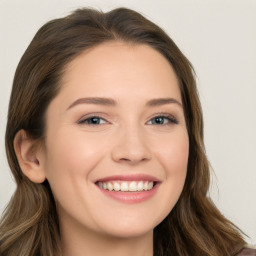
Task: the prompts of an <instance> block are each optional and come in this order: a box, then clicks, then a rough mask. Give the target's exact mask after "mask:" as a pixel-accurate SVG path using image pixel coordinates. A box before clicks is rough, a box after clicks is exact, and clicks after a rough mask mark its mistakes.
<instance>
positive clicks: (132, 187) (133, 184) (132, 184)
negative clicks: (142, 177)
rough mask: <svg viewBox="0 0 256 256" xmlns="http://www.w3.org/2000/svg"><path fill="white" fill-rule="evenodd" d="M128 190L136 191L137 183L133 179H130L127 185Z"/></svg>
mask: <svg viewBox="0 0 256 256" xmlns="http://www.w3.org/2000/svg"><path fill="white" fill-rule="evenodd" d="M129 191H137V184H136V182H135V181H132V182H131V183H130V185H129Z"/></svg>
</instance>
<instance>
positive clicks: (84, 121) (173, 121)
mask: <svg viewBox="0 0 256 256" xmlns="http://www.w3.org/2000/svg"><path fill="white" fill-rule="evenodd" d="M157 118H162V119H163V120H164V119H165V120H167V123H163V124H152V125H157V126H158V125H168V124H170V123H171V124H178V123H179V122H178V121H177V119H175V118H174V117H173V116H172V115H169V114H161V113H160V114H158V115H156V116H154V117H153V118H151V119H150V120H149V121H148V122H150V121H152V120H153V119H155V120H156V119H157ZM93 119H97V121H99V120H104V123H90V121H92V120H93ZM95 121H96V120H95ZM107 122H108V121H106V119H104V118H102V117H100V116H91V117H87V118H85V119H82V120H80V121H79V122H78V124H86V125H102V124H105V123H107ZM148 122H147V123H148Z"/></svg>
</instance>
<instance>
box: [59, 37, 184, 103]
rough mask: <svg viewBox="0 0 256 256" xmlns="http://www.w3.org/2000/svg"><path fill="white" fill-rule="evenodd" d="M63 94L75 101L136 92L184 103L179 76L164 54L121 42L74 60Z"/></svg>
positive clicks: (66, 70)
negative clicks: (175, 99) (168, 97)
mask: <svg viewBox="0 0 256 256" xmlns="http://www.w3.org/2000/svg"><path fill="white" fill-rule="evenodd" d="M61 91H62V93H65V92H66V94H68V95H69V96H70V97H73V98H76V97H78V96H79V95H78V94H86V95H84V96H102V97H105V96H107V97H109V96H112V95H113V93H114V92H115V95H116V96H120V97H122V96H126V97H128V95H129V93H133V94H134V95H137V96H141V95H144V96H145V97H149V98H152V97H153V96H154V97H165V96H168V95H169V96H172V97H176V98H177V99H178V100H181V99H180V90H179V85H178V80H177V77H176V74H175V72H174V70H173V68H172V66H171V65H170V63H169V62H168V60H167V59H166V58H165V57H164V56H163V55H162V54H161V53H159V52H158V51H157V50H155V49H154V48H152V47H150V46H148V45H145V44H127V43H125V42H120V41H113V42H112V41H111V42H107V43H104V44H101V45H99V46H96V47H94V48H92V49H89V50H86V51H85V52H83V53H82V54H80V55H79V56H77V57H76V58H75V59H74V60H72V61H71V62H70V63H69V64H68V65H67V67H66V69H65V72H64V75H63V79H62V89H61ZM106 94H108V95H106ZM170 94H171V95H170ZM80 96H81V95H80Z"/></svg>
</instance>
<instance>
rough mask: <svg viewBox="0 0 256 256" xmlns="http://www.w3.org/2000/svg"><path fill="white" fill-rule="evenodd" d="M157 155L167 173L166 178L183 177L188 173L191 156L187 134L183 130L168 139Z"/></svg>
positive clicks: (159, 147) (164, 141)
mask: <svg viewBox="0 0 256 256" xmlns="http://www.w3.org/2000/svg"><path fill="white" fill-rule="evenodd" d="M155 153H156V155H157V158H158V160H159V162H160V163H161V164H162V166H163V167H164V169H165V171H166V178H168V176H170V175H177V176H179V175H180V176H181V177H183V176H184V173H185V174H186V172H187V164H188V155H189V138H188V135H187V132H185V131H183V130H181V131H180V132H179V133H175V134H174V135H173V136H168V137H166V138H165V140H163V143H162V144H161V145H159V146H158V149H157V151H156V152H155Z"/></svg>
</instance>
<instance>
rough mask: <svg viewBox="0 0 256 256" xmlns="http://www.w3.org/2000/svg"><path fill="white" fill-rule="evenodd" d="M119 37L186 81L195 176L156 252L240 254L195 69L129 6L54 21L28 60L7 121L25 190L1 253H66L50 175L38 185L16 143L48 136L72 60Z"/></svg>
mask: <svg viewBox="0 0 256 256" xmlns="http://www.w3.org/2000/svg"><path fill="white" fill-rule="evenodd" d="M111 40H112V41H113V40H121V41H124V42H127V43H131V44H147V45H149V46H151V47H153V48H154V49H156V50H157V51H159V52H160V53H161V54H162V55H163V56H164V57H165V58H166V59H167V60H168V61H169V63H170V65H172V67H173V69H174V71H175V73H176V75H177V77H178V80H179V86H180V91H181V95H182V102H183V105H184V113H185V119H186V125H187V130H188V134H189V142H190V149H189V163H188V170H187V177H186V181H185V186H184V189H183V192H182V194H181V196H180V198H179V200H178V202H177V204H176V205H175V207H174V208H173V210H172V211H171V212H170V214H169V215H168V216H167V217H166V219H165V220H163V221H162V223H160V224H159V225H158V226H157V227H156V228H155V230H154V255H159V256H160V255H162V256H163V255H165V256H167V255H181V256H188V255H196V256H199V255H209V256H220V255H223V256H224V255H225V256H227V255H235V254H236V253H238V251H240V250H241V248H242V247H243V246H244V244H245V242H244V240H243V238H242V236H241V234H240V232H239V230H238V229H237V228H236V227H235V226H234V225H233V224H232V223H230V222H229V221H228V220H227V219H225V218H224V217H223V215H222V214H221V213H220V212H219V211H218V209H217V208H216V207H215V205H214V204H213V202H212V201H211V199H210V198H209V197H208V195H207V192H208V188H209V182H210V171H209V163H208V161H207V158H206V155H205V149H204V142H203V119H202V111H201V105H200V101H199V98H198V93H197V88H196V83H195V79H194V72H193V68H192V66H191V64H190V62H189V61H188V60H187V58H186V57H185V56H184V55H183V54H182V52H181V51H180V50H179V49H178V47H177V46H176V45H175V43H174V42H173V41H172V40H171V39H170V37H169V36H168V35H167V34H166V33H165V32H164V31H163V30H162V29H161V28H159V27H158V26H157V25H155V24H154V23H152V22H151V21H149V20H147V19H146V18H144V17H143V16H142V15H140V14H139V13H137V12H135V11H132V10H129V9H125V8H118V9H115V10H112V11H110V12H107V13H103V12H100V11H96V10H93V9H86V8H85V9H78V10H76V11H75V12H74V13H72V14H71V15H69V16H67V17H65V18H60V19H56V20H52V21H50V22H48V23H47V24H45V25H44V26H43V27H42V28H40V29H39V31H38V32H37V34H36V35H35V37H34V38H33V40H32V42H31V43H30V45H29V46H28V48H27V50H26V51H25V53H24V55H23V57H22V58H21V61H20V63H19V65H18V67H17V70H16V73H15V78H14V82H13V88H12V93H11V98H10V104H9V112H8V122H7V127H6V152H7V157H8V162H9V165H10V168H11V170H12V173H13V175H14V177H15V180H16V183H17V189H16V192H15V194H14V195H13V197H12V199H11V201H10V203H9V205H8V206H7V208H6V210H5V212H4V214H3V217H2V220H1V223H0V251H1V253H2V254H1V255H6V256H7V255H8V256H17V255H19V256H29V255H47V256H60V255H61V248H60V233H59V226H58V217H57V212H56V208H55V203H54V199H53V195H52V193H51V189H50V186H49V184H48V182H47V181H45V182H44V183H42V184H36V183H33V182H31V181H30V180H29V179H28V178H27V177H26V176H25V175H24V174H23V172H22V171H21V169H20V166H19V164H18V161H17V158H16V155H15V151H14V147H13V141H14V137H15V135H16V133H17V132H18V131H19V130H21V129H24V130H25V131H26V132H27V133H28V134H29V135H30V136H31V137H32V138H34V139H36V140H38V141H43V140H44V135H45V134H44V132H45V120H44V116H45V112H46V109H47V106H48V105H49V103H50V102H51V100H52V99H53V98H54V97H55V96H56V95H57V94H58V91H59V90H60V86H61V77H62V74H63V72H65V67H66V65H67V64H68V63H69V62H70V61H71V60H72V59H74V58H75V57H76V56H78V55H79V54H81V53H82V52H83V51H85V50H86V49H89V48H92V47H95V46H97V45H99V44H101V43H103V42H107V41H111Z"/></svg>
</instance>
